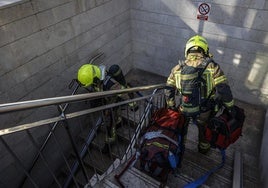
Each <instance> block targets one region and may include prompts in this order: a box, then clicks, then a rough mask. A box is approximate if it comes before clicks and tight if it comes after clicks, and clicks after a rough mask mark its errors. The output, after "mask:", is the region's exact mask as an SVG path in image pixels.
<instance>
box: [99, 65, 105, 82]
mask: <svg viewBox="0 0 268 188" xmlns="http://www.w3.org/2000/svg"><path fill="white" fill-rule="evenodd" d="M99 68H100V70H101V78H100V80H104V78H105V74H106V66H105V65H100V66H99Z"/></svg>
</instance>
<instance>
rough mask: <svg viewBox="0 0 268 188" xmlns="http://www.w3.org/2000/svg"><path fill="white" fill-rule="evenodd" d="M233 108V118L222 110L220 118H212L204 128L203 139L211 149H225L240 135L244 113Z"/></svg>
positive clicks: (236, 107) (237, 108)
mask: <svg viewBox="0 0 268 188" xmlns="http://www.w3.org/2000/svg"><path fill="white" fill-rule="evenodd" d="M234 108H235V111H236V115H235V118H233V117H232V116H231V115H230V114H229V112H228V111H227V110H226V109H224V111H223V113H222V114H221V115H220V116H218V117H213V118H212V119H211V120H210V121H209V123H208V125H207V127H206V131H205V137H206V140H207V141H209V142H210V144H211V146H212V147H216V148H219V149H226V148H227V147H228V146H229V145H230V144H232V143H235V142H236V140H237V139H238V138H239V137H240V136H241V135H242V128H243V125H244V121H245V113H244V110H243V109H242V108H239V107H238V106H234Z"/></svg>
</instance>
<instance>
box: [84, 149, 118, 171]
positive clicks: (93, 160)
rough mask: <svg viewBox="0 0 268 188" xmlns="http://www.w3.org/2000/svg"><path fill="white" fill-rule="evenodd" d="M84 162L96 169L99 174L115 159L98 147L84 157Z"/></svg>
mask: <svg viewBox="0 0 268 188" xmlns="http://www.w3.org/2000/svg"><path fill="white" fill-rule="evenodd" d="M84 162H85V164H86V165H87V166H89V167H91V168H92V169H95V170H96V172H97V173H98V174H103V173H104V172H105V171H106V170H107V169H108V168H109V166H110V165H111V164H112V163H113V159H111V158H110V157H109V156H108V155H105V154H102V153H101V152H100V151H97V150H96V149H91V150H90V153H89V154H88V155H87V156H86V157H85V158H84Z"/></svg>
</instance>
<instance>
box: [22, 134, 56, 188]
mask: <svg viewBox="0 0 268 188" xmlns="http://www.w3.org/2000/svg"><path fill="white" fill-rule="evenodd" d="M26 133H27V135H28V136H29V138H30V140H31V142H32V143H33V145H34V147H35V148H36V149H37V151H38V154H39V156H40V157H41V158H42V160H43V162H44V164H45V166H46V167H47V169H48V171H49V173H50V174H51V176H52V177H53V179H54V180H55V182H56V183H57V185H58V186H59V187H61V185H60V182H59V181H58V179H57V177H56V176H55V174H54V173H53V172H52V170H51V168H50V167H49V164H48V162H47V160H46V159H45V157H44V156H43V154H42V151H40V150H39V148H38V144H37V143H36V141H35V140H34V138H33V136H32V134H31V133H30V131H29V129H28V130H26Z"/></svg>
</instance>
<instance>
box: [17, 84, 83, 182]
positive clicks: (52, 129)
mask: <svg viewBox="0 0 268 188" xmlns="http://www.w3.org/2000/svg"><path fill="white" fill-rule="evenodd" d="M79 87H80V86H79V85H78V84H77V85H76V87H75V89H74V90H73V92H72V95H74V94H75V93H76V91H77V90H78V88H79ZM68 106H69V103H67V104H65V105H64V107H63V112H65V111H66V109H67V108H68ZM58 123H59V121H57V122H55V123H54V125H53V126H52V128H51V129H50V131H49V133H48V135H47V137H46V139H45V141H44V142H43V144H42V146H41V147H40V149H39V150H40V151H43V149H44V148H45V147H46V144H47V142H48V140H49V139H50V137H51V135H52V134H53V132H54V130H55V129H56V127H57V125H58ZM38 158H39V153H38V154H37V155H36V156H35V158H34V160H33V163H32V165H31V168H30V169H29V170H28V172H31V170H32V169H33V166H34V165H35V163H36V161H37V160H38ZM25 181H26V178H24V180H23V181H22V184H21V185H23V184H24V182H25Z"/></svg>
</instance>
